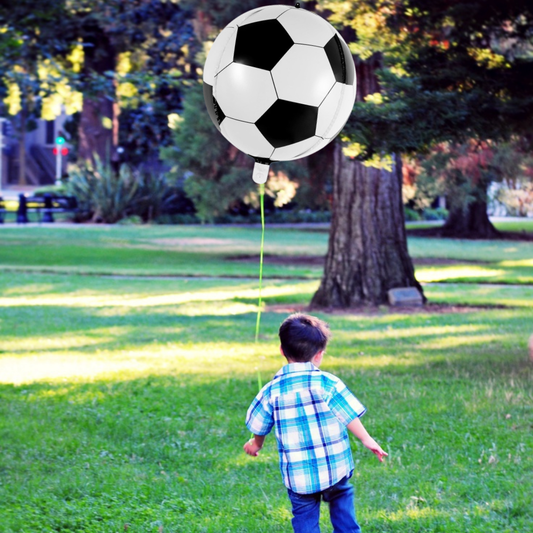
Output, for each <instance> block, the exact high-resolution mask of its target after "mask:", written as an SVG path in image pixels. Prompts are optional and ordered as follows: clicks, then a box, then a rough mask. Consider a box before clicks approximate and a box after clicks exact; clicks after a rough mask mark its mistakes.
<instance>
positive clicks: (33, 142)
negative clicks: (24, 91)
mask: <svg viewBox="0 0 533 533" xmlns="http://www.w3.org/2000/svg"><path fill="white" fill-rule="evenodd" d="M66 119H67V116H66V115H65V114H62V115H60V116H59V117H58V118H56V119H55V120H41V119H39V120H37V128H36V129H34V130H33V131H30V132H27V133H26V135H25V141H24V142H25V148H26V150H25V160H26V172H25V180H24V181H25V184H24V185H27V186H30V187H31V186H33V187H38V186H40V185H50V184H53V183H54V182H55V175H56V157H55V156H54V154H53V149H54V146H55V139H56V137H57V136H59V135H63V136H64V130H63V127H64V123H65V121H66ZM0 120H1V121H2V144H3V148H2V164H1V170H0V173H1V175H0V190H1V189H9V188H11V187H17V186H19V185H22V184H23V183H21V180H20V176H19V170H20V149H19V148H20V147H19V140H18V138H17V132H16V124H17V117H7V118H3V119H0ZM65 168H66V158H65V157H63V158H62V172H64V171H65Z"/></svg>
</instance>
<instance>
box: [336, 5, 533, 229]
mask: <svg viewBox="0 0 533 533" xmlns="http://www.w3.org/2000/svg"><path fill="white" fill-rule="evenodd" d="M364 4H365V6H366V7H364V6H363V7H361V6H360V7H359V11H361V10H363V11H365V10H369V9H370V8H371V6H370V3H364ZM377 4H378V5H380V6H381V7H382V13H383V19H382V24H380V25H379V28H380V31H381V32H382V35H386V36H387V42H388V43H389V45H388V46H387V47H386V48H384V59H385V63H384V67H386V68H384V69H381V70H380V71H379V72H378V76H379V79H380V84H381V87H382V97H381V98H380V100H379V101H375V102H366V103H365V104H358V105H356V107H355V112H354V114H353V115H352V120H351V121H350V123H349V125H348V127H347V129H346V130H345V131H346V133H347V136H348V137H349V139H350V140H351V141H352V142H354V143H355V146H356V147H357V155H358V157H361V158H369V157H372V156H373V154H379V153H382V152H384V151H385V152H387V151H389V152H390V151H392V152H399V153H409V154H420V153H423V152H428V151H429V150H430V148H431V147H432V146H434V145H435V144H437V143H442V142H451V143H453V144H455V145H465V146H466V145H468V144H469V143H470V142H471V140H472V139H474V141H492V142H498V141H502V140H503V141H506V140H509V139H511V138H512V137H513V136H516V135H519V136H522V137H523V138H525V139H526V140H528V142H529V143H530V144H531V138H532V137H531V121H530V117H531V116H532V114H533V48H532V43H531V35H532V32H533V15H532V6H531V3H530V2H527V1H525V0H517V1H514V2H491V4H490V9H488V8H487V4H486V3H485V2H482V1H472V2H454V1H449V0H440V1H436V2H432V1H431V2H430V1H426V0H410V1H405V2H378V3H377ZM353 21H354V22H353V23H354V24H357V23H359V26H358V27H359V28H360V27H361V17H359V18H357V17H354V19H353ZM359 33H361V32H359ZM368 34H370V37H368ZM358 35H359V34H358ZM363 38H366V41H368V42H370V44H371V46H373V44H372V38H373V35H372V32H371V31H370V30H368V29H366V30H364V31H363ZM364 42H365V40H363V44H364ZM357 46H358V47H360V46H361V44H359V43H356V47H357ZM471 183H472V184H474V185H475V184H477V190H476V191H473V193H472V194H470V195H466V196H464V199H465V202H464V203H462V204H459V203H458V202H454V203H453V205H452V209H451V210H450V215H449V219H448V221H447V223H446V226H445V231H446V234H447V235H449V236H454V235H455V236H461V237H468V236H470V237H480V236H483V237H494V236H497V235H498V233H497V231H496V230H495V228H494V227H493V226H492V224H491V223H490V221H489V219H488V216H487V214H486V207H487V206H486V183H485V182H484V181H483V180H482V181H476V180H473V181H472V182H471Z"/></svg>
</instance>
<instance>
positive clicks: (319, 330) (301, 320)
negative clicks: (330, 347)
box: [279, 313, 331, 363]
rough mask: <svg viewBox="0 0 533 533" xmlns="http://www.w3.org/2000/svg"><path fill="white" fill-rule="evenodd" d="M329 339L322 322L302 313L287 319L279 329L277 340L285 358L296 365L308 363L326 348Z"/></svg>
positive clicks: (328, 332) (327, 329)
mask: <svg viewBox="0 0 533 533" xmlns="http://www.w3.org/2000/svg"><path fill="white" fill-rule="evenodd" d="M330 337H331V333H330V331H329V326H328V325H327V324H326V322H324V321H323V320H320V319H319V318H317V317H315V316H311V315H304V314H303V313H294V314H293V315H290V316H289V317H287V318H286V319H285V320H284V321H283V323H282V324H281V326H280V328H279V340H280V341H281V349H282V350H283V354H284V355H285V357H287V358H289V359H291V360H292V361H295V362H297V363H308V362H309V361H311V359H313V357H314V356H315V355H316V354H317V353H318V352H321V351H322V350H324V349H325V348H326V345H327V343H328V340H329V339H330Z"/></svg>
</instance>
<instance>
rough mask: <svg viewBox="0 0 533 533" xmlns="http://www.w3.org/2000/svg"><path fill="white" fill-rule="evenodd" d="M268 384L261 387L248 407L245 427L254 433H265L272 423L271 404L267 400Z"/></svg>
mask: <svg viewBox="0 0 533 533" xmlns="http://www.w3.org/2000/svg"><path fill="white" fill-rule="evenodd" d="M267 390H268V385H266V386H265V387H263V389H261V391H260V392H259V394H258V395H257V396H256V397H255V398H254V401H253V402H252V404H251V405H250V407H249V408H248V413H247V414H246V427H247V428H248V429H249V430H250V431H251V432H252V433H253V434H254V435H267V434H268V433H270V430H271V429H272V426H273V425H274V418H273V416H272V412H273V409H272V405H271V404H270V402H269V398H268V394H267Z"/></svg>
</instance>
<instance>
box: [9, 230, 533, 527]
mask: <svg viewBox="0 0 533 533" xmlns="http://www.w3.org/2000/svg"><path fill="white" fill-rule="evenodd" d="M258 232H259V230H257V229H255V228H211V227H203V228H198V227H197V228H174V227H172V228H170V227H153V228H151V227H148V228H145V227H141V228H137V227H135V228H130V227H122V228H120V227H116V228H92V227H87V228H76V229H75V230H69V229H61V228H3V229H0V263H1V266H2V271H1V273H0V502H2V505H0V531H1V532H2V533H4V532H5V533H15V532H16V533H34V532H35V533H51V532H54V533H55V532H62V533H74V532H75V533H82V532H83V533H110V532H117V533H119V532H122V531H128V532H129V533H132V532H134V533H137V532H142V533H145V532H146V533H152V532H153V533H159V532H165V533H169V532H172V533H199V532H209V533H224V532H231V533H236V532H269V533H270V532H278V531H279V532H290V531H291V527H290V512H289V503H288V498H287V496H286V494H285V491H284V489H283V485H282V483H281V476H280V473H279V470H278V464H277V451H276V448H275V443H274V442H273V439H272V438H269V439H268V440H267V445H266V447H265V449H264V450H263V452H262V453H261V455H260V457H259V458H257V459H253V458H250V457H248V456H246V455H245V454H244V452H242V445H243V444H244V442H245V440H246V439H247V438H248V433H247V431H246V428H245V427H244V424H243V419H244V415H245V412H246V409H247V407H248V405H249V403H250V401H251V400H252V398H253V396H254V395H255V394H256V392H257V372H258V371H259V372H260V374H261V377H262V379H263V381H266V380H267V379H269V378H270V377H271V376H272V375H273V374H274V373H275V372H276V371H277V370H278V368H279V367H280V365H281V364H282V360H281V357H280V356H279V355H278V344H277V328H278V327H279V323H280V322H281V320H282V319H283V318H284V317H285V316H286V310H283V311H280V312H274V310H273V308H271V307H267V309H266V311H265V312H264V313H263V315H262V322H261V338H260V341H259V342H258V343H257V344H256V343H255V342H254V327H255V319H256V315H255V312H256V310H257V295H258V294H257V281H256V279H255V277H256V276H257V262H255V263H254V261H250V262H249V263H240V262H229V261H227V260H225V257H226V256H228V255H230V256H231V255H249V254H251V255H253V254H257V253H258V241H259V239H258ZM326 238H327V236H326V234H323V233H316V232H309V231H307V232H303V231H297V230H281V229H280V230H274V229H268V228H267V253H271V254H286V255H290V254H294V255H300V254H309V255H319V254H321V253H323V252H324V251H325V247H326ZM165 239H166V240H165ZM529 246H530V244H529V243H512V245H509V243H484V244H479V246H478V244H476V245H475V246H472V245H471V246H468V247H465V246H462V245H461V243H457V242H453V241H452V242H440V241H439V242H437V241H435V240H430V239H427V240H424V239H414V240H413V239H411V240H410V249H411V253H412V254H413V256H415V257H416V258H419V259H421V260H422V259H425V258H428V257H429V258H433V259H434V258H439V257H440V258H443V259H456V260H460V261H464V262H465V263H464V264H465V265H471V264H472V263H469V261H476V260H478V261H479V260H482V261H490V263H480V265H481V266H486V267H487V268H489V266H488V265H489V264H490V265H494V264H495V263H501V262H502V261H515V262H516V261H520V262H524V261H528V260H529V259H530V258H531V257H533V249H532V248H530V247H529ZM507 247H509V248H507ZM511 248H512V249H511ZM121 254H122V255H121ZM56 264H58V265H59V268H58V267H56ZM438 266H439V265H431V268H436V267H438ZM452 266H457V265H455V264H454V265H449V264H443V265H441V267H442V268H443V269H444V270H446V268H448V267H452ZM474 266H477V263H476V264H475V265H474ZM419 268H420V269H421V270H420V269H419V270H417V273H418V274H419V275H420V273H421V272H423V271H424V269H425V271H426V272H430V271H432V270H431V268H430V266H428V265H423V264H422V266H421V267H419ZM490 268H495V267H493V266H492V267H490ZM502 268H503V267H502ZM506 268H507V270H506V273H507V274H506V275H508V276H511V275H515V274H516V272H517V269H518V267H517V266H509V267H506ZM524 268H527V266H526V267H524ZM532 269H533V266H532ZM286 271H287V269H286V268H285V266H282V265H268V268H267V269H266V274H267V278H266V279H265V287H264V298H265V303H266V305H267V306H271V305H277V306H284V305H285V306H287V307H290V306H291V305H293V304H305V303H307V302H308V301H309V298H310V297H311V295H312V294H313V292H314V290H316V287H317V283H318V277H319V275H320V271H321V269H320V268H319V267H309V268H308V267H302V266H298V265H296V266H294V270H292V271H291V272H290V273H291V275H293V276H298V277H299V278H300V279H281V278H279V277H278V276H281V275H282V274H283V272H285V273H286ZM68 273H101V274H106V275H90V276H89V275H85V276H81V275H67V274H68ZM117 273H118V274H128V275H129V276H116V275H115V276H112V275H110V274H117ZM161 274H174V275H180V276H187V277H182V278H179V277H170V278H161V277H157V276H159V275H161ZM194 275H196V276H202V277H197V278H195V277H191V276H194ZM236 275H241V276H246V275H247V276H250V279H246V278H240V279H239V278H231V276H236ZM143 276H144V277H143ZM146 276H154V277H146ZM211 276H223V278H220V277H218V278H215V277H211ZM456 279H457V278H453V277H450V278H446V279H445V280H446V281H448V282H447V283H433V284H428V285H426V286H425V292H426V294H427V295H428V297H429V298H430V300H431V301H433V302H440V303H450V304H464V303H470V304H476V305H495V304H496V305H500V306H505V307H501V308H493V309H490V308H487V309H471V310H469V311H468V312H452V310H450V312H439V313H431V312H428V311H426V310H423V311H420V312H416V313H410V314H399V313H392V312H388V311H385V310H381V311H377V312H375V313H372V314H330V315H327V316H326V315H320V316H322V317H323V318H325V319H326V320H327V321H328V322H329V323H330V326H331V329H332V331H333V339H332V342H331V344H330V346H329V347H328V353H327V355H326V358H325V360H324V363H323V368H324V369H325V370H328V371H332V372H334V373H336V374H338V375H339V376H340V377H341V378H342V379H343V380H344V381H345V382H346V383H347V384H348V386H349V387H350V388H351V389H352V390H353V391H354V393H355V394H356V395H357V396H358V397H359V399H360V400H361V401H362V402H363V403H364V404H365V405H366V406H367V407H368V414H367V415H365V417H364V423H365V425H366V426H367V428H368V429H369V431H370V432H371V434H372V435H373V436H374V437H375V438H376V439H377V440H378V441H379V442H380V443H382V445H383V446H384V447H385V448H386V450H387V451H388V452H389V454H390V456H389V459H388V460H387V461H386V463H385V464H383V465H382V464H380V463H378V461H377V460H376V459H375V458H374V457H373V456H372V454H370V453H369V452H367V451H366V450H364V449H362V448H361V447H360V446H358V445H357V443H356V442H355V440H353V441H352V442H353V450H354V455H355V460H356V472H355V474H354V480H353V482H354V485H355V487H356V494H357V496H356V505H357V512H358V517H359V521H360V523H361V525H362V527H363V531H364V532H365V533H371V532H374V533H378V532H379V533H381V532H391V533H415V532H416V533H418V532H422V531H424V532H446V533H464V532H471V533H477V532H479V533H481V532H490V531H494V532H496V531H498V532H513V533H524V532H526V531H531V530H533V508H532V506H531V494H533V477H532V476H531V472H532V470H533V458H532V452H533V431H532V429H533V389H532V378H533V365H532V364H530V363H529V362H528V360H527V340H528V337H529V336H530V335H531V334H532V333H533V330H532V319H533V287H530V286H528V285H527V284H525V282H524V281H523V280H522V281H520V283H521V284H522V285H519V286H516V287H514V286H512V287H509V286H507V287H506V286H505V285H480V284H475V283H471V281H472V279H468V277H467V281H468V282H467V283H451V281H453V280H456ZM327 523H328V520H327V513H326V508H324V513H323V518H322V525H323V526H324V528H323V531H331V529H330V527H329V526H328V525H327Z"/></svg>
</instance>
